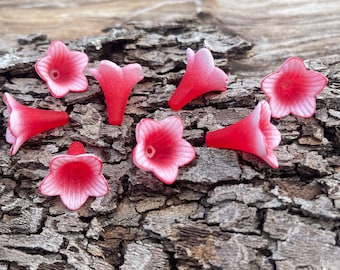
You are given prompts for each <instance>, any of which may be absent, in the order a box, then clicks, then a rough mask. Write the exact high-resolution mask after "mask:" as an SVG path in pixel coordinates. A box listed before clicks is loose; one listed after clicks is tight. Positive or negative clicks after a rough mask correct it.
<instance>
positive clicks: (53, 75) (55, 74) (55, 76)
mask: <svg viewBox="0 0 340 270" xmlns="http://www.w3.org/2000/svg"><path fill="white" fill-rule="evenodd" d="M50 76H51V78H52V79H53V80H58V79H59V78H60V72H59V71H58V70H56V69H52V70H51V71H50Z"/></svg>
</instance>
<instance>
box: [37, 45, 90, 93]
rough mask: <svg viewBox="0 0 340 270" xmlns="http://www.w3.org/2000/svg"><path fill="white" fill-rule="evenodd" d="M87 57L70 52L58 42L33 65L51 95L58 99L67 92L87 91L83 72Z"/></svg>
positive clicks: (76, 52) (80, 53)
mask: <svg viewBox="0 0 340 270" xmlns="http://www.w3.org/2000/svg"><path fill="white" fill-rule="evenodd" d="M87 64H88V57H87V55H86V54H85V53H83V52H78V51H70V50H69V49H68V48H67V47H66V45H65V44H64V43H62V42H61V41H59V40H56V41H54V42H52V44H51V45H50V47H49V48H48V51H47V55H46V56H45V57H43V58H41V59H39V60H38V61H37V62H36V64H35V70H36V71H37V73H38V74H39V76H40V77H41V78H42V79H43V80H44V81H45V82H46V83H47V85H48V88H49V90H50V92H51V94H52V95H53V96H54V97H56V98H60V97H63V96H65V95H66V94H67V93H68V92H69V91H71V92H83V91H85V90H87V87H88V81H87V78H86V77H85V74H84V71H85V68H86V66H87Z"/></svg>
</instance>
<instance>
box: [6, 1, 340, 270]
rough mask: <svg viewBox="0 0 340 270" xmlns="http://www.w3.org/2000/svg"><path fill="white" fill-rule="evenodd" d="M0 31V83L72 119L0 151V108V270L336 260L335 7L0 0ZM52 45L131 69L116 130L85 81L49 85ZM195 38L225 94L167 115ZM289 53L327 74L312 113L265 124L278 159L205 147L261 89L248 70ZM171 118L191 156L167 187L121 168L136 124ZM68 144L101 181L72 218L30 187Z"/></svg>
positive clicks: (329, 265) (326, 264) (263, 69)
mask: <svg viewBox="0 0 340 270" xmlns="http://www.w3.org/2000/svg"><path fill="white" fill-rule="evenodd" d="M113 27H114V28H113ZM112 28H113V29H112ZM103 29H106V30H105V31H104V32H102V30H103ZM37 33H40V34H37ZM0 34H1V35H0V89H1V90H0V92H1V93H3V92H9V93H11V94H12V95H13V96H14V97H15V98H16V99H18V100H19V101H20V102H22V103H24V104H26V105H29V106H32V107H39V108H47V109H61V110H67V111H68V112H69V113H70V118H71V123H70V125H68V126H66V127H64V128H61V129H58V130H54V131H50V132H47V133H44V134H42V135H40V136H38V137H36V138H34V139H32V140H30V141H29V142H27V143H25V144H24V145H23V146H22V147H21V149H20V150H19V152H18V153H17V154H16V155H15V156H13V157H10V156H9V155H8V153H9V148H10V146H9V145H8V144H7V143H6V142H5V140H4V134H5V130H6V126H7V124H6V122H7V116H8V113H7V110H6V108H5V106H4V103H0V134H1V137H2V139H1V140H0V173H1V179H0V269H1V270H2V269H6V270H7V269H13V270H14V269H15V270H17V269H32V270H33V269H41V270H42V269H96V270H101V269H103V270H107V269H123V270H130V269H145V270H149V269H171V270H173V269H181V270H182V269H270V270H275V269H313V270H314V269H327V270H328V269H331V270H333V269H334V270H335V269H340V256H339V255H340V212H339V209H340V158H339V156H340V150H339V146H340V105H339V104H340V103H339V101H340V90H339V87H340V79H339V78H340V53H339V52H340V2H339V1H337V0H333V1H330V0H327V1H317V0H313V1H303V0H292V1H284V0H281V1H270V0H266V1H255V0H254V1H251V0H239V1H231V0H223V1H184V0H183V1H148V0H143V1H135V2H132V1H100V0H98V1H95V0H93V1H90V0H84V1H80V0H76V1H72V2H71V1H66V0H65V1H58V3H57V4H56V3H51V1H43V0H39V1H34V3H33V1H24V0H22V1H1V2H0ZM44 35H47V37H46V36H44ZM53 39H62V40H64V41H65V42H67V43H68V45H69V46H70V47H71V48H72V49H78V50H84V51H85V52H86V53H88V55H89V57H90V64H89V66H90V67H92V66H96V65H97V64H98V61H100V60H102V59H110V60H113V61H115V62H116V63H117V64H119V65H125V64H128V63H132V62H138V63H140V64H141V65H142V66H143V73H144V76H145V79H144V80H143V81H142V82H141V83H139V84H138V85H137V87H136V88H135V89H134V91H133V94H132V95H131V97H130V100H129V103H128V106H127V110H126V116H125V119H124V123H123V125H122V126H120V127H113V126H110V125H108V122H107V117H106V109H105V103H104V101H103V95H102V93H101V91H100V88H99V86H98V84H97V82H96V81H95V80H94V79H93V78H91V77H90V76H89V77H88V78H89V83H90V87H89V90H88V91H87V92H85V93H82V94H70V95H67V96H66V97H65V98H63V99H54V98H52V97H51V96H50V95H49V93H48V91H47V88H46V85H45V84H44V83H43V82H42V81H41V80H40V79H39V78H38V77H37V75H36V73H35V71H34V68H33V65H34V63H35V61H36V60H37V59H38V58H40V57H42V56H43V55H44V54H45V52H46V49H47V47H48V45H49V44H50V41H51V40H53ZM203 46H205V47H208V48H209V49H210V50H211V51H212V53H213V55H214V57H215V62H216V65H218V66H219V67H220V68H222V69H223V70H225V71H226V72H227V73H228V75H229V77H230V80H231V82H230V84H229V86H228V91H227V92H225V93H223V94H209V95H206V96H205V97H203V98H199V99H197V100H196V101H194V102H192V103H191V104H190V105H189V106H187V107H185V108H184V109H183V110H181V111H180V112H178V113H174V112H172V111H171V110H170V109H169V108H168V106H167V100H168V98H169V97H170V95H171V93H172V92H173V90H174V89H175V88H176V85H177V84H178V82H179V80H180V79H181V77H182V75H183V72H184V70H185V61H186V55H185V49H186V48H187V47H191V48H192V49H194V50H197V49H198V48H200V47H203ZM292 55H298V56H300V57H301V58H302V59H303V60H305V63H306V65H307V66H308V67H309V68H311V69H313V70H316V71H319V72H322V73H323V74H324V75H326V76H327V78H328V80H329V83H328V86H327V87H326V89H325V90H324V91H323V92H322V93H321V94H320V95H319V96H318V98H317V112H316V114H315V116H314V117H312V118H310V119H299V118H295V117H292V116H289V117H286V118H284V119H281V120H277V121H273V123H274V124H275V125H276V126H277V127H278V129H279V130H280V132H281V134H282V142H281V144H280V146H279V147H278V149H277V150H276V154H277V156H278V159H279V164H280V167H279V169H278V170H273V169H271V168H269V167H268V166H266V164H264V163H263V162H261V161H260V160H258V159H256V158H255V157H253V156H251V155H247V154H242V153H240V152H236V151H228V150H219V149H208V148H207V147H206V146H205V144H204V134H205V133H206V132H207V131H208V130H214V129H216V128H219V127H221V126H226V125H229V124H231V123H233V122H236V121H238V120H239V119H241V118H242V117H244V116H245V115H247V114H248V113H249V112H250V111H251V110H252V109H253V108H254V107H255V106H256V104H257V103H258V101H260V100H263V99H265V96H264V95H263V93H262V92H261V90H260V89H259V82H260V80H261V79H262V78H263V77H264V76H265V75H267V74H268V73H269V72H273V71H275V70H276V69H277V68H278V66H279V65H280V64H281V63H282V62H283V61H284V60H285V59H287V58H288V57H290V56H292ZM173 114H177V115H179V116H180V117H181V118H182V119H183V121H184V124H185V134H184V137H185V138H186V139H187V140H188V141H189V142H190V143H192V144H193V146H194V147H195V149H196V151H197V153H198V155H197V158H196V160H195V161H194V162H193V163H192V164H190V165H189V166H186V167H183V168H181V169H180V174H179V177H178V181H177V182H176V183H175V184H174V185H172V186H165V185H163V184H162V183H160V182H159V181H158V180H157V179H156V178H155V177H153V176H152V175H151V174H149V173H145V172H142V171H140V170H139V169H137V168H136V167H135V166H134V165H133V163H132V158H131V149H132V148H133V146H134V145H135V139H134V129H135V126H136V124H137V123H138V122H139V120H140V119H142V118H144V117H152V118H155V119H163V118H165V117H166V116H169V115H173ZM72 140H80V141H82V142H84V143H85V145H86V149H87V151H88V152H90V153H94V154H96V155H98V156H100V157H101V158H102V160H103V162H104V169H103V170H104V175H105V177H106V178H107V179H108V182H109V185H110V189H111V192H110V194H109V195H107V196H105V197H103V198H97V199H93V198H91V199H89V200H88V202H87V203H86V205H84V207H83V208H81V209H80V210H79V211H76V212H70V211H67V210H66V209H65V208H64V207H63V205H62V204H61V203H60V200H59V198H46V197H44V196H41V195H40V194H39V192H38V190H37V188H38V186H39V184H40V182H41V180H42V179H43V177H44V176H45V175H46V174H47V173H48V163H49V160H50V159H51V158H52V157H53V156H55V155H57V154H60V153H65V151H66V149H67V146H68V145H69V143H70V142H71V141H72Z"/></svg>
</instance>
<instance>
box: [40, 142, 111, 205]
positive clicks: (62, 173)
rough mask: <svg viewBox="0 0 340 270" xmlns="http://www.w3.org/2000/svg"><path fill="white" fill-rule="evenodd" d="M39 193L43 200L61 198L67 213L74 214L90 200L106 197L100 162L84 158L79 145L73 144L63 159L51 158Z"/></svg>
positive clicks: (77, 143) (105, 184) (92, 156)
mask: <svg viewBox="0 0 340 270" xmlns="http://www.w3.org/2000/svg"><path fill="white" fill-rule="evenodd" d="M39 190H40V192H41V194H43V195H46V196H60V198H61V201H62V202H63V204H64V205H65V206H66V207H67V208H68V209H70V210H77V209H79V208H80V207H81V206H82V205H83V204H84V203H85V202H86V200H87V199H88V197H89V196H104V195H106V194H107V193H108V192H109V186H108V184H107V182H106V179H105V177H104V176H103V174H102V161H101V160H100V159H99V158H98V157H97V156H95V155H92V154H86V153H85V150H84V146H83V144H82V143H80V142H73V143H72V144H71V145H70V148H69V150H68V152H67V154H66V155H58V156H55V157H54V158H52V160H51V162H50V172H49V174H48V175H47V176H46V177H45V178H44V180H43V181H42V182H41V184H40V187H39Z"/></svg>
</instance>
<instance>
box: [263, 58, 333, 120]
mask: <svg viewBox="0 0 340 270" xmlns="http://www.w3.org/2000/svg"><path fill="white" fill-rule="evenodd" d="M326 85H327V78H326V77H325V76H324V75H322V74H321V73H319V72H315V71H311V70H307V69H306V66H305V65H304V63H303V61H302V60H301V59H300V58H298V57H296V56H294V57H291V58H289V59H287V60H286V61H285V62H284V63H283V64H282V66H281V67H280V68H279V70H278V71H277V72H275V73H272V74H269V75H267V76H266V77H264V78H263V79H262V81H261V88H262V90H263V92H264V93H265V94H266V95H267V97H268V102H269V105H270V108H271V111H272V117H274V118H281V117H285V116H287V115H288V114H289V113H292V114H293V115H295V116H298V117H303V118H308V117H311V116H312V115H313V114H314V113H315V108H316V101H315V99H316V98H315V97H316V95H317V94H319V93H320V92H321V91H322V90H323V89H324V88H325V86H326Z"/></svg>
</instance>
